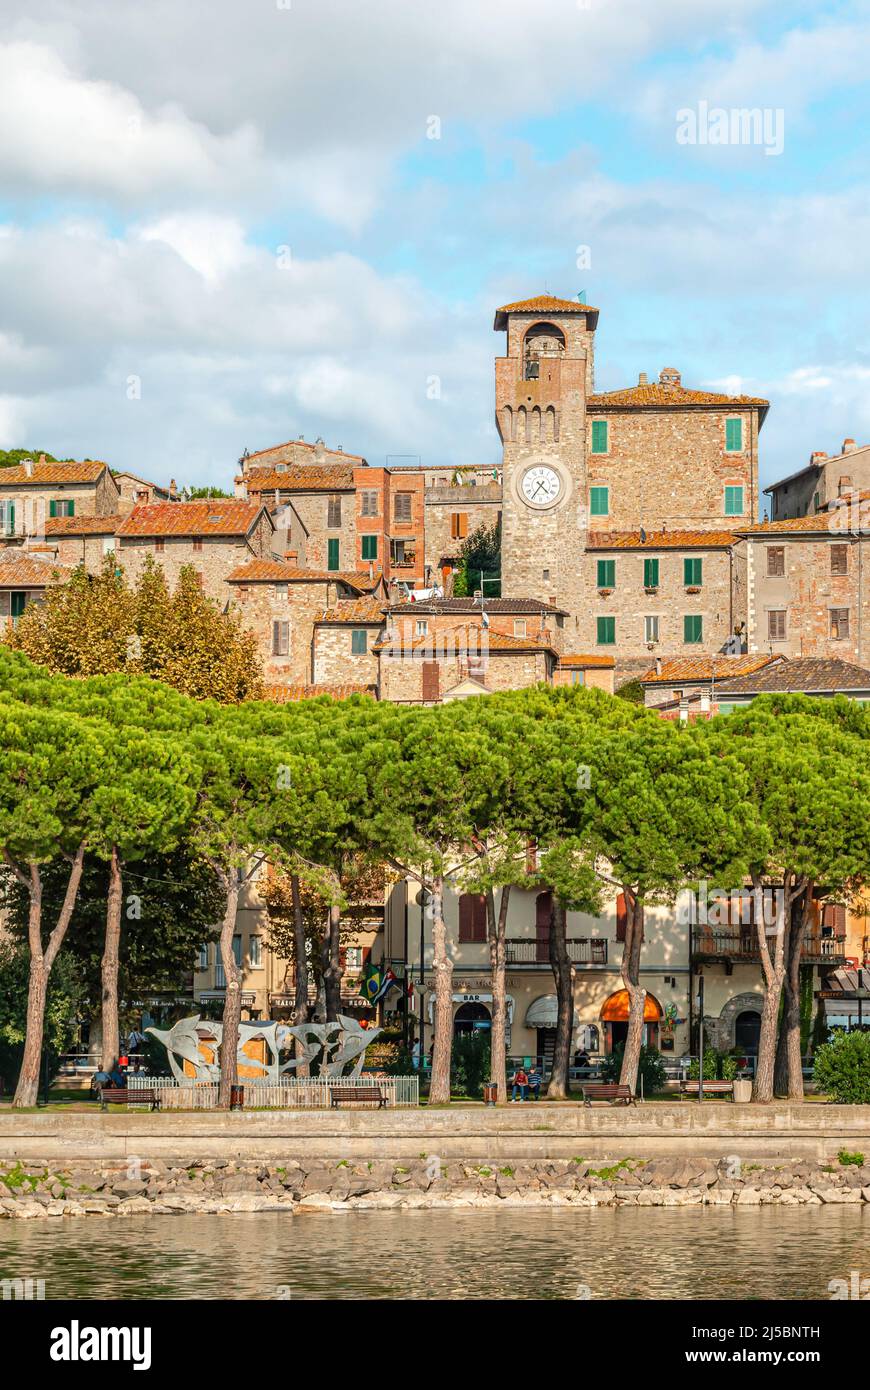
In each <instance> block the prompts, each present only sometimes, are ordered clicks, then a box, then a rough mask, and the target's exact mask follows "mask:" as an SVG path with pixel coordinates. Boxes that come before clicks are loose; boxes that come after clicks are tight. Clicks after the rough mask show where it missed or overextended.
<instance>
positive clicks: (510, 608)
mask: <svg viewBox="0 0 870 1390" xmlns="http://www.w3.org/2000/svg"><path fill="white" fill-rule="evenodd" d="M482 611H485V612H487V613H508V614H510V613H564V612H565V611H566V610H565V609H562V608H556V607H554V606H553V604H551V603H544V602H543V601H542V600H541V599H536V598H488V599H487V600H486V602H485V603H484V604H483V607H481V605H480V603H475V601H474V599H473V598H433V599H428V600H426V602H424V603H415V602H414V601H413V600H412V599H405V600H403V602H402V603H391V604H390V612H391V613H445V614H450V613H456V614H461V613H475V614H477V615H478V616H480V613H481V612H482Z"/></svg>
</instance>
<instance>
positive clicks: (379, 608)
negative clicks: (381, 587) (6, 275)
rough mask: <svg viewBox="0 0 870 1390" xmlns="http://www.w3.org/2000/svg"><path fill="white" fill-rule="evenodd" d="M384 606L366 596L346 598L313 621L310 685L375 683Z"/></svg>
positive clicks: (380, 600)
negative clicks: (346, 682)
mask: <svg viewBox="0 0 870 1390" xmlns="http://www.w3.org/2000/svg"><path fill="white" fill-rule="evenodd" d="M385 607H386V605H385V603H384V601H383V599H382V598H377V597H375V596H372V595H368V596H367V597H364V598H356V599H346V600H345V601H344V602H342V603H337V604H335V605H334V606H333V607H332V608H327V609H325V610H323V611H322V612H320V613H319V614H318V615H317V616H316V617H315V619H314V665H313V670H314V684H315V685H320V684H321V682H323V683H325V684H335V683H340V682H341V681H346V680H348V679H349V678H351V677H352V679H353V681H354V682H355V683H361V684H364V685H378V684H379V662H378V639H379V638H380V637H381V635H382V633H383V630H384V610H385Z"/></svg>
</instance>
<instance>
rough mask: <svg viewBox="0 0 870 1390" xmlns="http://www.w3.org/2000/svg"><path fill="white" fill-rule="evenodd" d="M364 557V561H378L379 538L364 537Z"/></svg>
mask: <svg viewBox="0 0 870 1390" xmlns="http://www.w3.org/2000/svg"><path fill="white" fill-rule="evenodd" d="M362 557H363V559H364V560H376V559H377V558H378V538H377V536H363V538H362Z"/></svg>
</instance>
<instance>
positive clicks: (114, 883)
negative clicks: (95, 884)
mask: <svg viewBox="0 0 870 1390" xmlns="http://www.w3.org/2000/svg"><path fill="white" fill-rule="evenodd" d="M123 901H124V884H123V879H122V877H121V859H120V856H119V854H118V846H117V845H112V858H111V861H110V864H109V892H108V897H107V899H106V940H105V945H104V947H103V959H102V962H101V966H100V972H101V982H102V991H101V1001H100V1002H101V1010H102V1020H103V1049H102V1069H103V1071H111V1069H112V1067H113V1066H114V1064H115V1063H116V1062H117V1060H118V1057H119V1056H120V1051H121V1025H120V1022H119V1019H118V953H119V950H120V945H121V908H122V905H123Z"/></svg>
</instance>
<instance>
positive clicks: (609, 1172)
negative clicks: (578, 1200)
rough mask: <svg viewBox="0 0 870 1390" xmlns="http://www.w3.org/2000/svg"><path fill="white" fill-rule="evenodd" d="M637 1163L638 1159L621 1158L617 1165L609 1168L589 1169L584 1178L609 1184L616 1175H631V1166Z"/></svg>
mask: <svg viewBox="0 0 870 1390" xmlns="http://www.w3.org/2000/svg"><path fill="white" fill-rule="evenodd" d="M638 1162H639V1159H636V1158H621V1159H620V1160H619V1162H618V1163H614V1164H612V1165H611V1166H610V1167H609V1168H590V1169H589V1172H588V1173H587V1174H586V1176H587V1178H602V1179H603V1180H604V1182H610V1180H611V1179H612V1178H615V1177H616V1175H617V1173H622V1172H626V1173H632V1172H633V1171H634V1169H633V1168H632V1166H631V1165H632V1164H633V1163H634V1164H637V1163H638Z"/></svg>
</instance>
